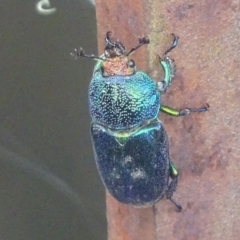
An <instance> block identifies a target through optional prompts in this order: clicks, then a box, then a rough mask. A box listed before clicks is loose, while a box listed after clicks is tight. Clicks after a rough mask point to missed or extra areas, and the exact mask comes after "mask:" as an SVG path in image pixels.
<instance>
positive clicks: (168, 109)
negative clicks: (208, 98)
mask: <svg viewBox="0 0 240 240" xmlns="http://www.w3.org/2000/svg"><path fill="white" fill-rule="evenodd" d="M209 107H210V106H209V104H206V107H201V108H185V109H182V110H176V109H174V108H171V107H168V106H164V105H161V107H160V111H161V112H164V113H167V114H168V115H171V116H174V117H180V116H186V115H189V114H190V113H191V112H199V113H200V112H205V111H207V110H208V108H209Z"/></svg>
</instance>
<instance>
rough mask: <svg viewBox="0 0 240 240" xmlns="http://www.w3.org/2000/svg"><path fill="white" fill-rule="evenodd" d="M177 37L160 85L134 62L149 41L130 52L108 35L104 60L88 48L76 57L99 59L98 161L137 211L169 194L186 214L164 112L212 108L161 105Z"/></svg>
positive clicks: (93, 93) (93, 104) (93, 101)
mask: <svg viewBox="0 0 240 240" xmlns="http://www.w3.org/2000/svg"><path fill="white" fill-rule="evenodd" d="M172 36H173V42H172V44H171V46H170V47H169V48H168V49H167V50H166V51H165V53H164V54H163V56H162V57H159V59H160V64H161V66H162V68H163V71H164V78H163V79H162V80H161V81H159V82H157V83H155V82H154V81H153V80H152V79H151V78H150V77H149V76H148V75H147V74H146V73H144V72H142V71H139V70H137V69H136V66H135V63H134V61H133V60H132V59H130V58H129V56H130V54H131V53H133V52H134V51H136V50H137V49H138V48H139V47H141V46H143V45H145V44H149V43H150V41H149V39H147V38H145V37H143V38H139V44H138V45H137V46H135V47H133V48H132V49H131V50H130V51H129V52H126V51H125V47H124V45H123V44H122V43H121V42H120V41H119V40H116V39H114V38H112V36H111V32H107V34H106V37H105V42H106V47H105V51H104V54H103V55H102V56H100V57H98V56H95V55H87V54H85V52H84V51H83V49H82V48H80V49H79V50H77V49H75V53H71V55H72V56H73V57H74V58H75V59H77V58H79V57H87V58H93V59H96V60H97V63H96V65H95V67H94V71H93V76H92V79H91V82H90V86H89V92H88V94H89V110H90V114H91V117H92V123H91V136H92V142H93V150H94V155H95V161H96V164H97V168H98V171H99V174H100V176H101V179H102V181H103V183H104V185H105V187H106V189H107V190H108V191H109V193H110V194H111V195H112V196H113V197H114V198H115V199H117V200H118V201H119V202H121V203H125V204H132V205H134V206H137V207H148V206H152V205H154V204H155V203H156V202H158V201H159V200H160V199H162V198H163V197H164V196H166V198H167V199H169V200H170V201H171V202H172V203H174V204H175V206H176V207H177V210H178V211H181V209H182V207H181V205H180V204H179V203H177V202H176V201H174V200H173V199H172V195H173V193H174V191H175V190H176V188H177V183H178V171H177V169H176V168H175V166H174V165H173V163H172V162H171V161H170V159H169V145H168V137H167V133H166V130H165V129H164V127H163V124H162V123H161V122H160V121H159V120H158V114H159V111H162V112H165V113H167V114H170V115H172V116H185V115H188V114H190V113H191V112H204V111H206V110H207V109H208V107H209V106H206V107H201V108H185V109H183V110H179V111H178V110H175V109H173V108H171V107H168V106H164V105H162V104H161V101H160V100H161V94H163V93H165V92H166V90H167V88H168V87H169V85H170V83H171V81H172V79H173V77H174V73H175V66H174V63H173V60H172V59H170V58H169V57H168V56H167V54H168V53H169V52H170V51H171V50H172V49H174V48H175V47H176V46H177V44H178V37H177V36H175V35H174V34H172ZM170 179H171V181H170Z"/></svg>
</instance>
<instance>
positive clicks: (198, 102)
mask: <svg viewBox="0 0 240 240" xmlns="http://www.w3.org/2000/svg"><path fill="white" fill-rule="evenodd" d="M96 10H97V26H98V37H99V51H100V52H101V51H102V50H103V47H104V43H103V36H104V34H105V33H106V31H108V30H112V31H113V32H114V34H115V35H116V36H117V37H118V38H119V39H121V40H122V42H124V43H125V46H126V47H128V48H131V47H132V46H133V45H134V44H135V43H136V42H137V37H139V36H143V35H146V36H148V37H149V38H150V40H151V44H150V45H149V46H147V47H143V48H142V49H140V50H139V51H138V52H137V53H136V54H135V55H134V60H135V62H136V64H137V66H138V67H139V68H140V69H143V70H146V71H147V72H148V73H149V74H150V75H151V76H152V77H154V79H156V80H157V78H158V77H159V76H160V74H161V72H160V68H159V64H158V63H157V57H156V54H157V53H159V54H161V53H162V51H163V49H164V48H165V47H166V46H168V44H169V34H170V33H172V32H174V33H175V34H177V35H178V36H179V37H180V40H179V46H178V47H177V48H176V49H175V50H174V51H173V52H172V53H171V57H173V58H174V59H175V61H176V65H177V72H176V77H175V80H174V81H173V83H172V85H171V86H170V89H169V90H168V91H167V93H166V94H165V95H164V96H163V98H162V102H163V103H164V104H165V105H168V106H171V107H175V108H184V107H186V106H187V107H201V106H203V105H204V104H205V103H209V104H210V110H209V111H208V112H206V113H202V114H192V115H190V116H186V117H182V118H174V117H170V116H166V115H164V114H160V119H161V120H162V122H163V124H164V125H165V127H166V129H167V131H168V135H169V141H170V156H171V160H172V161H173V162H174V164H175V165H176V166H177V168H178V169H179V172H180V177H179V186H178V189H177V192H176V193H175V194H174V199H176V200H177V201H178V202H180V203H181V204H182V207H183V211H182V212H181V213H177V212H176V211H175V208H174V206H173V205H172V204H171V203H170V202H169V201H167V200H161V201H160V202H159V203H157V204H156V212H155V213H154V212H153V209H152V208H148V209H134V208H132V207H130V206H125V205H122V204H120V203H117V202H116V201H115V200H114V199H112V198H111V197H109V196H108V197H107V209H108V210H107V214H108V216H107V217H108V222H109V228H108V233H109V240H116V239H119V240H123V239H124V240H125V239H129V240H130V239H131V240H134V239H138V240H141V239H144V240H146V239H148V240H152V239H157V240H160V239H168V240H186V239H188V240H189V239H208V240H215V239H218V240H219V239H224V240H225V239H231V240H238V239H239V236H240V184H239V183H240V174H239V172H240V157H239V155H240V130H239V124H240V120H239V119H240V80H239V76H240V60H239V55H240V46H239V40H240V2H239V0H232V1H230V0H211V1H210V0H203V1H197V0H194V1H186V0H170V1H167V0H166V1H159V0H149V1H144V0H142V1H140V0H139V1H126V0H122V1H117V2H116V1H113V0H109V1H103V0H97V8H96ZM145 216H147V217H145ZM155 224H156V225H155ZM144 234H145V235H144ZM146 236H147V238H146Z"/></svg>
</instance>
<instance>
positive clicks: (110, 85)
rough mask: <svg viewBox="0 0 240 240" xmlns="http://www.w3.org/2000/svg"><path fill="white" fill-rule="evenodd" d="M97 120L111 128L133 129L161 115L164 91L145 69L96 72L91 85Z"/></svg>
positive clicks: (93, 111) (93, 115) (92, 114)
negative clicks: (106, 73) (106, 74)
mask: <svg viewBox="0 0 240 240" xmlns="http://www.w3.org/2000/svg"><path fill="white" fill-rule="evenodd" d="M89 105H90V113H91V116H92V118H93V121H94V122H96V123H99V124H101V125H104V126H107V127H108V128H110V129H116V130H117V129H129V128H132V127H135V126H137V125H139V124H141V123H143V122H145V121H147V120H151V119H154V118H156V117H157V114H158V112H159V108H160V93H159V91H158V90H157V87H156V84H155V83H154V82H153V80H152V79H151V78H150V77H149V76H147V75H146V74H145V73H144V72H141V71H137V72H136V73H135V74H133V75H129V76H116V75H115V76H110V77H103V76H102V74H101V72H96V73H95V74H94V75H93V79H92V81H91V83H90V87H89Z"/></svg>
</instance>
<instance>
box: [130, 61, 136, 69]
mask: <svg viewBox="0 0 240 240" xmlns="http://www.w3.org/2000/svg"><path fill="white" fill-rule="evenodd" d="M128 66H129V67H130V68H134V67H135V62H134V61H133V60H130V61H129V62H128Z"/></svg>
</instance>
